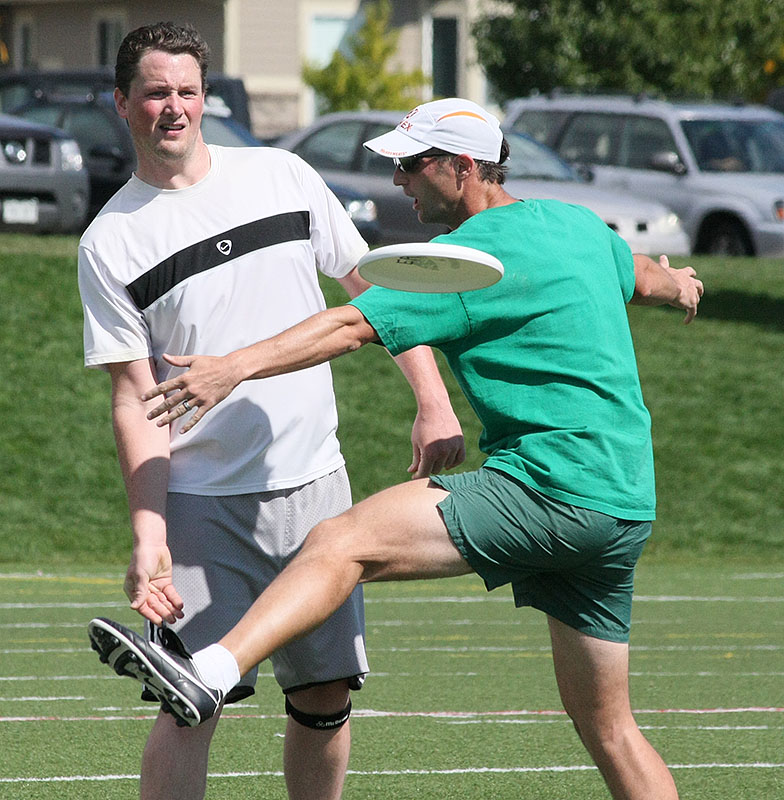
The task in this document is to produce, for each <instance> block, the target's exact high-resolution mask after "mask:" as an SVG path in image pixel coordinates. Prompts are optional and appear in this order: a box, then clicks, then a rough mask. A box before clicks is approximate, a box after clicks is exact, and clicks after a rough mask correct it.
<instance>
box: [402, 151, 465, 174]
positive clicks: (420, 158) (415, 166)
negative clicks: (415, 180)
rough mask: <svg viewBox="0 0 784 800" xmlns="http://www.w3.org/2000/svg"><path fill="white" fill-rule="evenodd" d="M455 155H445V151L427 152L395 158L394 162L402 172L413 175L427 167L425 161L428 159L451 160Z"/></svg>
mask: <svg viewBox="0 0 784 800" xmlns="http://www.w3.org/2000/svg"><path fill="white" fill-rule="evenodd" d="M453 155H454V153H445V152H444V151H443V150H426V151H425V152H424V153H417V154H416V155H415V156H403V157H402V158H393V159H392V162H393V163H394V165H395V166H396V167H397V168H398V169H399V170H400V171H401V172H407V173H408V174H409V175H412V174H413V173H415V172H419V171H420V170H421V169H424V168H425V166H427V165H426V164H425V161H424V159H426V158H451V157H452V156H453Z"/></svg>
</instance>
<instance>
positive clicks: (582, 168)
mask: <svg viewBox="0 0 784 800" xmlns="http://www.w3.org/2000/svg"><path fill="white" fill-rule="evenodd" d="M573 166H574V169H575V171H576V172H577V174H578V175H579V176H580V178H581V179H582V180H584V181H585V182H586V183H592V182H593V179H594V178H595V177H596V176H595V175H594V172H593V169H591V165H590V164H585V163H580V164H574V165H573Z"/></svg>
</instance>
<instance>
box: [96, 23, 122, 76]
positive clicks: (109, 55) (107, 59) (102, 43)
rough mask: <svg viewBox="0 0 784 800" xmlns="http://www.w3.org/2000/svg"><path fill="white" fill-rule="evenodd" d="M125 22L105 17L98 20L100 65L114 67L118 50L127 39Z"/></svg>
mask: <svg viewBox="0 0 784 800" xmlns="http://www.w3.org/2000/svg"><path fill="white" fill-rule="evenodd" d="M125 27H126V26H125V20H124V19H121V18H119V17H105V18H102V19H99V20H98V65H99V66H101V67H111V66H114V62H115V60H116V58H117V50H118V49H119V47H120V45H121V44H122V40H123V39H124V38H125V34H126V30H125Z"/></svg>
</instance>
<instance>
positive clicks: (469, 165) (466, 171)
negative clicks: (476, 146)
mask: <svg viewBox="0 0 784 800" xmlns="http://www.w3.org/2000/svg"><path fill="white" fill-rule="evenodd" d="M452 167H453V169H454V170H455V175H457V177H458V178H461V179H463V180H465V179H466V178H467V177H468V176H469V175H470V174H471V173H472V172H473V171H474V170H475V169H476V162H475V161H474V159H473V158H471V156H469V155H468V154H467V153H461V154H460V155H459V156H455V158H454V160H453V161H452Z"/></svg>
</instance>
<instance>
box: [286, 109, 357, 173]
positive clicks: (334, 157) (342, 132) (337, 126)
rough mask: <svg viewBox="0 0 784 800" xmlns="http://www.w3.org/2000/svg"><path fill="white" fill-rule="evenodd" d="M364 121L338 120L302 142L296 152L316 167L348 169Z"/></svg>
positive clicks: (350, 165)
mask: <svg viewBox="0 0 784 800" xmlns="http://www.w3.org/2000/svg"><path fill="white" fill-rule="evenodd" d="M363 129H364V125H363V123H362V122H359V121H356V122H336V123H334V124H332V125H327V126H325V127H324V128H321V129H320V130H317V131H316V132H315V133H313V134H311V135H310V136H308V138H307V139H305V140H304V141H302V142H300V143H299V144H298V145H297V146H296V147H295V148H294V152H295V153H297V155H299V156H301V157H302V158H304V159H305V161H307V162H308V164H310V165H311V166H312V167H315V168H316V169H335V170H343V171H344V172H345V171H348V170H350V169H351V167H352V162H353V160H354V153H355V152H356V148H357V142H358V140H359V137H360V134H361V133H362V130H363Z"/></svg>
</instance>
